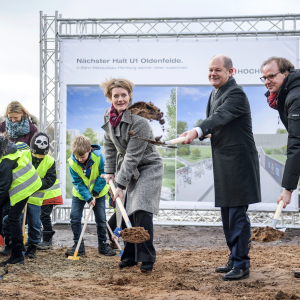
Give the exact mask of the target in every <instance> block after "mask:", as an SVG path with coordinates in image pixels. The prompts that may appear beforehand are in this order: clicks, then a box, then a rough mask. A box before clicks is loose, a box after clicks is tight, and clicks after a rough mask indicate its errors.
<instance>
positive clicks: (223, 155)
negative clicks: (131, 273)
mask: <svg viewBox="0 0 300 300" xmlns="http://www.w3.org/2000/svg"><path fill="white" fill-rule="evenodd" d="M232 72H233V65H232V61H231V59H230V58H229V57H227V56H225V55H217V56H215V57H213V58H212V59H211V61H210V64H209V71H208V79H209V81H210V83H211V85H212V86H213V87H214V89H213V91H212V92H211V94H210V98H209V100H208V104H207V109H206V116H207V118H206V119H205V120H204V121H203V122H202V123H201V124H199V125H198V126H197V127H196V128H194V129H192V130H190V131H187V132H185V133H183V134H182V136H186V141H185V143H186V144H190V143H191V142H192V141H193V140H194V139H195V138H197V137H199V138H200V140H203V139H204V136H206V135H208V134H211V135H212V136H211V147H212V160H213V170H214V183H215V206H216V207H221V214H222V222H223V229H224V234H225V237H226V242H227V245H228V247H229V249H230V251H231V254H230V256H229V260H228V262H227V265H226V266H225V267H219V268H217V269H216V271H217V272H219V273H226V274H225V275H224V276H223V277H222V279H223V280H239V279H244V278H248V277H249V268H250V258H249V256H248V253H249V239H250V237H251V228H250V220H249V218H248V216H247V209H248V205H249V204H251V203H257V202H260V201H261V193H260V179H259V162H258V153H257V150H256V147H255V143H254V138H253V133H252V121H251V112H250V105H249V102H248V98H247V96H246V94H245V93H244V91H243V89H242V88H241V87H240V86H239V85H237V83H236V81H235V79H234V78H233V77H232Z"/></svg>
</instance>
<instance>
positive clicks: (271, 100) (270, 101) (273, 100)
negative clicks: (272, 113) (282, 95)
mask: <svg viewBox="0 0 300 300" xmlns="http://www.w3.org/2000/svg"><path fill="white" fill-rule="evenodd" d="M285 79H286V78H284V79H283V81H282V84H281V86H280V88H279V90H278V91H277V92H274V93H270V96H269V97H268V98H267V102H268V104H269V106H270V107H271V108H273V109H276V110H277V107H276V106H277V101H276V98H277V95H278V93H279V91H280V90H281V87H282V85H283V83H284V81H285Z"/></svg>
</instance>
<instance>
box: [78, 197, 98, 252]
mask: <svg viewBox="0 0 300 300" xmlns="http://www.w3.org/2000/svg"><path fill="white" fill-rule="evenodd" d="M93 200H95V197H94V199H93ZM92 210H93V206H92V205H91V207H90V210H89V214H88V216H87V218H86V220H85V223H84V226H83V229H82V231H81V234H80V238H79V241H78V243H77V246H76V250H75V252H74V253H76V254H77V253H78V250H79V247H80V244H81V241H82V238H83V235H84V232H85V229H86V226H87V223H88V221H89V218H90V215H91V213H92Z"/></svg>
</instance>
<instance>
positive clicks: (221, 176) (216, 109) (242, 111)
mask: <svg viewBox="0 0 300 300" xmlns="http://www.w3.org/2000/svg"><path fill="white" fill-rule="evenodd" d="M211 97H212V94H211V96H210V99H209V101H208V104H207V109H206V116H207V119H205V120H204V121H203V122H202V123H201V124H199V127H200V128H201V129H202V131H203V133H204V135H207V134H209V133H211V134H212V138H211V147H212V159H213V170H214V183H215V205H216V207H235V206H243V205H248V204H251V203H257V202H260V201H261V192H260V177H259V162H258V153H257V150H256V146H255V143H254V138H253V133H252V120H251V111H250V105H249V102H248V98H247V96H246V94H245V93H244V91H243V89H242V87H240V86H239V85H237V83H236V82H235V79H234V78H233V77H230V79H229V80H228V81H227V82H226V83H225V85H224V86H223V87H221V88H220V89H219V90H218V92H217V94H216V96H215V99H214V101H213V103H212V107H211V105H210V103H211Z"/></svg>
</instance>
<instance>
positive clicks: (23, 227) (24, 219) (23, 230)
mask: <svg viewBox="0 0 300 300" xmlns="http://www.w3.org/2000/svg"><path fill="white" fill-rule="evenodd" d="M26 214H27V203H26V205H25V207H24V214H23V222H22V232H23V236H24V235H25V224H26ZM19 228H20V227H19Z"/></svg>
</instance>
